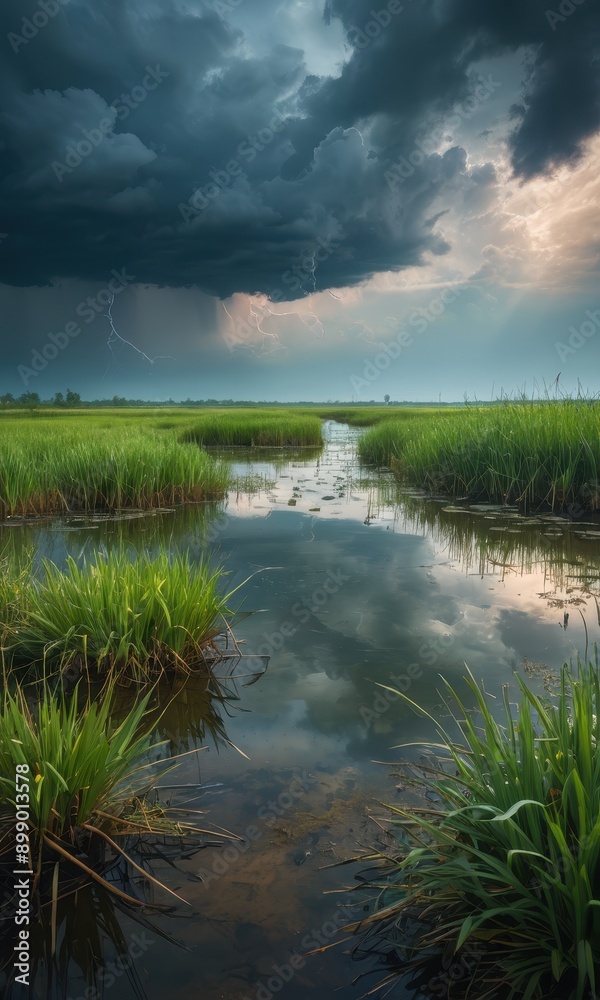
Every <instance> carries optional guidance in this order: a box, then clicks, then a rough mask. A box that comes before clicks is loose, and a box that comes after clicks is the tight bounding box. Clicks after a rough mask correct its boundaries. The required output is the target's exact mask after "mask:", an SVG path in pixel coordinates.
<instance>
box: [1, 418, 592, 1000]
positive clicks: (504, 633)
mask: <svg viewBox="0 0 600 1000" xmlns="http://www.w3.org/2000/svg"><path fill="white" fill-rule="evenodd" d="M326 432H327V444H326V447H325V449H324V450H323V451H322V452H319V453H313V452H298V453H295V454H293V455H290V453H287V454H286V453H283V452H279V453H271V452H256V453H254V454H253V455H252V456H251V457H252V461H248V453H247V452H246V453H232V452H229V453H228V454H227V457H228V460H229V461H232V462H234V464H235V466H236V470H237V471H238V472H239V473H240V476H244V475H254V476H256V475H261V476H263V477H265V479H266V480H268V481H269V485H268V486H265V488H264V489H263V490H261V491H260V492H259V493H255V494H253V495H248V494H245V493H243V492H240V493H239V495H237V496H235V495H234V496H232V497H230V500H229V502H228V503H227V504H226V505H220V506H218V507H216V508H214V507H211V508H204V507H201V508H197V507H196V508H187V509H182V510H179V511H174V512H173V511H171V512H164V513H161V514H156V515H154V516H151V517H140V518H132V519H129V520H121V521H110V520H103V519H101V518H97V519H89V518H88V519H85V518H69V519H66V520H61V521H60V522H59V521H46V522H36V523H30V524H27V525H25V526H23V525H21V526H17V525H14V526H12V527H11V526H4V527H3V528H0V541H1V542H2V543H5V542H6V541H7V540H8V541H9V542H11V540H12V544H15V545H17V546H19V545H21V544H30V545H33V546H34V547H35V549H36V552H37V553H38V554H39V555H40V556H42V555H43V556H47V557H49V558H52V559H54V560H56V561H57V562H62V561H63V560H64V558H65V556H66V554H68V553H70V554H72V555H73V556H75V557H79V556H81V554H82V552H91V551H92V550H93V549H94V548H99V547H107V548H110V547H111V546H113V545H116V544H121V543H123V542H125V543H126V544H131V545H135V546H138V547H139V546H147V547H149V548H150V549H152V548H153V547H154V546H157V545H158V544H159V543H160V541H161V540H162V541H165V540H166V541H167V542H168V544H169V545H170V546H171V547H173V548H179V549H189V550H190V551H191V552H193V553H198V555H199V554H200V553H202V552H205V551H206V549H207V547H208V548H209V550H210V551H211V553H212V554H213V558H214V559H215V560H217V561H220V562H221V563H223V564H224V565H225V566H226V568H227V570H228V571H229V574H230V576H229V578H228V580H229V583H230V584H231V585H234V586H235V585H237V584H238V583H241V582H242V581H243V580H245V579H246V578H248V577H251V579H250V581H249V582H248V583H247V584H246V585H245V586H244V587H243V588H242V589H241V591H240V592H239V596H241V595H242V594H243V596H244V604H243V607H244V610H246V611H252V612H254V613H253V614H252V615H251V616H249V617H246V618H245V619H243V620H242V621H240V622H239V624H238V625H237V626H236V628H235V635H236V638H237V639H238V640H239V641H240V643H241V648H242V649H243V651H244V653H245V654H247V655H245V656H244V657H243V658H242V659H241V661H240V662H239V663H238V664H237V666H236V667H235V669H234V671H233V674H234V677H233V679H231V678H230V679H229V681H228V683H229V685H230V689H231V690H235V692H236V695H237V700H236V701H235V702H232V703H231V704H230V706H229V709H228V713H229V717H227V715H224V720H225V723H226V731H227V736H228V738H229V740H230V741H231V743H232V744H234V746H231V745H229V744H225V743H223V741H221V744H220V746H219V747H218V748H215V745H214V742H211V740H210V738H209V737H208V736H207V737H206V738H205V739H204V740H203V743H204V744H207V745H208V746H209V748H208V749H206V750H204V751H202V752H201V753H199V754H194V755H191V756H189V757H186V758H184V760H183V762H182V764H181V766H180V769H179V771H178V772H177V775H176V777H174V776H169V778H168V779H165V782H164V784H169V782H172V783H173V784H174V783H175V782H177V783H180V784H182V785H185V786H187V787H185V788H179V789H165V790H164V791H163V792H162V795H163V796H164V797H165V798H169V797H170V798H171V801H172V803H175V804H179V805H185V806H186V807H187V806H189V808H193V809H202V810H207V815H205V816H204V817H203V821H204V822H207V821H208V822H212V823H213V824H214V825H218V826H221V827H225V828H226V829H227V830H230V831H233V832H235V833H236V834H238V835H240V836H242V837H244V838H245V840H244V842H243V843H242V844H241V845H239V846H238V847H230V848H229V850H228V851H227V850H226V849H225V848H224V847H223V846H211V847H207V848H206V849H204V850H202V851H200V852H199V853H197V854H195V855H194V856H193V857H188V858H184V859H183V860H181V861H178V865H179V868H180V869H181V870H180V871H178V870H175V869H173V868H171V867H170V866H169V865H168V864H167V863H162V864H161V863H159V864H158V867H157V868H156V873H157V874H158V876H159V877H160V878H162V879H163V880H164V881H166V882H167V884H169V886H170V887H171V888H173V889H176V890H177V891H178V892H180V893H181V895H183V896H184V897H185V898H186V899H187V900H188V901H189V902H190V903H191V907H190V908H189V912H188V911H187V910H186V911H185V912H184V911H183V909H182V908H179V909H178V910H177V913H176V914H175V915H171V916H167V915H160V916H158V917H153V918H152V920H153V923H154V928H150V929H148V928H146V929H144V928H142V929H140V927H139V926H138V925H137V924H135V923H133V922H132V921H131V920H130V919H129V918H128V917H127V916H123V915H121V916H120V917H119V919H120V925H121V927H122V929H123V935H124V942H125V947H126V948H130V949H131V952H132V954H134V955H135V956H136V959H135V969H136V976H137V981H135V979H134V977H133V974H131V973H129V974H128V973H119V972H118V970H117V973H116V974H114V970H113V973H110V974H109V975H107V977H106V978H105V985H106V989H105V995H106V996H108V997H110V998H111V1000H125V998H129V997H133V996H135V995H136V990H140V991H143V992H140V995H145V996H147V997H148V1000H159V998H160V1000H164V998H165V997H167V996H168V997H175V998H177V1000H188V998H189V1000H191V998H197V997H202V998H203V1000H241V998H243V997H246V998H252V1000H254V998H256V1000H270V997H271V996H281V997H285V998H286V1000H301V998H307V1000H308V998H314V1000H326V998H330V997H331V998H333V997H337V998H339V997H342V998H346V1000H351V998H354V997H359V996H362V995H363V994H364V992H365V990H366V989H367V988H368V987H369V986H370V985H372V984H373V983H372V982H371V981H361V982H359V983H358V984H356V985H352V980H353V979H354V978H355V977H356V976H358V975H359V973H361V972H363V971H364V968H363V964H364V963H358V962H356V961H353V960H352V958H351V957H350V956H349V955H348V954H345V949H344V946H341V947H340V946H338V947H335V948H332V949H330V950H327V951H325V952H323V953H321V954H317V955H312V956H308V957H307V956H306V952H307V951H308V950H310V949H311V948H316V947H318V945H319V943H320V944H327V943H331V942H332V941H334V940H337V938H336V937H334V930H335V926H336V923H337V924H339V923H340V922H341V921H342V918H343V913H344V911H343V909H342V907H343V904H346V903H348V902H349V901H351V900H353V901H354V905H355V906H356V896H351V895H350V894H348V893H347V892H343V891H342V892H338V891H337V890H340V889H343V888H344V886H349V885H352V882H353V879H354V875H355V874H356V872H358V871H359V870H360V866H359V865H355V866H354V867H352V866H347V867H344V868H331V867H326V866H331V865H333V864H334V862H336V861H338V860H342V859H344V858H349V857H352V856H353V855H355V854H356V853H358V852H359V851H360V850H361V849H366V848H367V847H368V846H369V845H371V844H373V843H375V842H376V841H377V838H378V836H379V833H380V831H379V828H378V827H377V825H376V824H375V823H374V822H373V820H372V818H371V817H373V816H375V817H382V818H383V817H385V815H386V812H385V807H384V806H383V805H382V804H381V803H385V802H389V801H395V802H401V801H402V797H403V791H402V790H401V789H398V788H396V782H395V781H394V779H392V778H391V777H390V769H389V767H386V766H385V764H381V763H377V762H378V761H379V762H381V761H384V762H389V761H394V760H397V759H399V758H400V757H402V756H404V758H407V757H408V756H410V755H412V756H413V757H417V756H418V754H419V750H418V748H414V747H413V748H411V749H410V750H406V751H399V750H393V749H391V748H392V747H394V746H396V745H397V744H400V743H411V742H414V741H419V740H427V739H429V738H433V737H434V733H433V732H432V730H431V728H428V726H427V724H426V723H425V722H424V721H423V720H422V719H419V718H418V717H416V716H415V715H414V714H412V713H411V711H410V709H409V708H408V707H407V706H405V705H403V704H401V703H400V702H399V701H398V700H395V701H393V703H392V704H390V702H389V701H387V700H386V699H385V697H384V695H383V692H382V689H381V688H379V687H378V686H377V682H379V683H381V684H388V685H392V686H394V685H395V686H400V688H401V689H402V690H403V691H405V692H407V693H409V695H410V697H411V698H412V699H414V700H415V701H417V702H419V703H421V704H423V705H424V706H425V707H426V708H428V710H429V711H431V712H432V713H433V715H434V716H435V717H437V718H440V719H442V718H443V716H444V714H445V711H444V709H443V706H442V704H441V701H440V697H439V695H438V694H437V691H436V688H437V687H438V674H440V673H442V674H443V675H444V676H445V677H446V678H448V679H449V680H450V681H451V682H452V683H456V684H459V683H460V678H461V676H462V675H463V673H464V663H465V662H466V663H467V664H468V666H469V667H470V669H471V670H472V672H473V673H474V675H475V677H476V678H477V679H483V680H484V682H485V685H486V689H487V690H488V691H489V692H490V694H492V695H498V694H499V693H500V691H501V688H502V685H504V684H509V685H510V686H511V690H512V691H516V685H515V682H514V672H515V671H517V672H519V673H521V674H528V675H529V676H530V677H533V678H534V683H536V684H539V686H540V689H541V688H542V686H543V684H544V681H547V680H548V678H549V677H551V675H552V674H553V673H554V672H555V671H556V670H557V669H558V668H559V667H560V665H561V663H562V662H563V661H565V660H568V659H570V658H572V657H574V656H576V654H577V652H578V651H579V652H580V653H581V654H583V653H584V651H585V647H586V642H587V643H588V645H589V648H590V650H591V649H592V645H593V643H594V642H595V641H597V640H598V639H599V638H600V627H599V624H598V622H599V611H598V596H599V594H600V587H599V579H600V531H599V530H598V527H597V526H595V525H593V524H589V525H586V524H583V523H572V522H567V521H565V520H562V519H559V518H556V517H545V518H538V519H535V518H523V517H521V516H519V515H518V514H517V513H516V512H515V511H513V510H511V509H508V510H506V509H505V510H501V511H500V510H497V509H494V508H490V507H485V506H481V507H477V506H476V507H472V506H471V507H468V506H467V505H464V504H460V503H453V504H450V503H448V502H447V501H440V500H439V499H436V498H431V497H429V498H428V497H425V496H423V495H419V494H418V493H417V492H400V493H398V491H397V489H396V487H395V484H394V483H393V481H392V480H391V478H390V477H389V475H388V474H386V473H385V472H376V471H373V470H371V471H369V470H365V469H361V467H360V465H359V463H358V460H357V457H356V439H357V436H358V433H359V432H357V431H355V430H352V429H351V428H348V427H346V426H343V425H340V424H333V423H329V424H327V425H326ZM290 501H291V502H290ZM252 574H255V575H252ZM567 615H568V617H566V616H567ZM267 657H268V658H269V662H268V669H267V670H266V671H264V667H265V664H266V662H267ZM225 669H226V668H225V667H224V668H223V670H225ZM259 674H262V676H260V678H259V680H258V682H256V683H252V684H249V681H254V680H255V679H256V677H257V676H258V675H259ZM205 702H206V698H205V696H204V695H203V691H199V692H196V693H194V691H193V689H192V688H191V687H190V689H189V690H188V691H187V692H185V693H184V695H183V696H182V697H181V698H180V699H178V700H177V701H176V702H174V704H173V705H172V706H171V708H170V710H169V712H168V713H167V716H166V718H165V720H164V721H163V723H162V729H161V731H162V733H163V734H164V735H166V736H167V737H168V738H169V739H170V740H171V741H172V746H173V748H174V749H179V750H181V749H186V748H188V747H192V746H194V745H195V744H194V732H195V730H196V729H197V724H198V716H199V714H200V713H202V714H206V713H205V709H206V705H205V704H204V708H203V707H202V705H203V703H205ZM217 708H218V706H217ZM222 714H223V713H222ZM236 748H238V749H239V751H242V753H240V752H238V749H236ZM182 872H185V873H186V875H191V876H195V877H196V879H197V878H198V877H201V878H203V879H204V881H202V882H200V881H192V880H191V879H190V878H188V877H186V875H184V874H182ZM356 913H357V911H356V910H354V911H348V914H349V915H354V916H356ZM81 927H83V924H82V925H81ZM159 931H163V932H165V933H167V934H170V935H172V936H173V937H174V938H175V939H176V940H177V941H178V942H180V943H181V944H182V945H184V946H185V949H187V950H184V949H182V948H177V947H176V946H175V944H173V943H170V942H169V941H167V940H165V939H163V938H162V937H161V936H160V934H159ZM71 933H72V934H76V932H75V931H72V932H71ZM134 934H137V938H134V937H133V935H134ZM81 935H82V937H83V936H84V932H83V930H81ZM111 947H112V946H111V945H110V933H108V934H105V935H104V938H103V941H100V942H99V944H98V945H97V946H96V950H97V951H99V952H100V953H102V954H103V956H104V960H105V961H110V960H111V958H114V948H112V953H111ZM69 953H70V955H71V973H70V979H69V992H68V993H67V994H66V995H67V996H69V997H70V998H71V1000H76V998H80V997H85V996H86V994H85V983H84V982H83V980H82V978H81V977H80V976H78V972H77V968H78V964H81V963H80V962H79V961H78V954H77V948H75V949H73V947H72V944H71V947H70V948H67V949H66V951H65V956H64V959H63V960H64V961H65V962H66V961H67V957H66V956H67V955H68V954H69ZM292 959H294V962H292ZM294 966H295V967H294ZM284 980H285V982H284ZM39 982H40V983H41V980H40V981H39ZM46 995H50V993H49V992H48V987H47V985H46V986H43V987H42V986H41V985H39V986H38V992H37V993H36V994H35V996H40V997H42V996H46ZM57 995H59V994H58V993H57ZM60 995H64V994H60ZM398 995H400V996H401V995H402V993H400V994H398ZM404 995H405V996H406V997H408V996H410V995H411V993H410V991H409V990H406V991H405V993H404ZM88 997H90V998H91V1000H95V997H96V995H95V994H88ZM86 1000H87V997H86Z"/></svg>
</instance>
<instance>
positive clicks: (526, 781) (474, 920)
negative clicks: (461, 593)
mask: <svg viewBox="0 0 600 1000" xmlns="http://www.w3.org/2000/svg"><path fill="white" fill-rule="evenodd" d="M444 683H445V687H446V694H447V696H449V697H448V703H449V708H450V712H451V715H452V716H453V718H454V722H455V724H456V726H457V727H458V730H459V731H460V739H459V740H457V739H455V738H453V737H452V736H450V735H449V733H448V732H447V731H446V730H445V729H443V728H442V727H441V726H439V724H438V723H437V722H436V720H434V719H433V717H432V716H430V715H429V714H428V713H427V712H425V711H424V710H423V709H420V708H419V707H418V706H416V705H414V703H413V702H410V700H409V699H408V698H406V696H405V695H402V697H403V698H404V699H405V700H406V701H407V702H409V703H410V704H411V705H412V706H413V707H414V708H415V709H416V710H417V711H418V712H420V714H422V715H423V716H425V717H426V718H428V719H429V720H430V721H431V722H434V724H435V725H436V728H437V730H438V734H439V739H440V742H438V743H435V744H432V745H431V746H430V751H431V752H432V753H433V754H434V757H433V758H432V759H433V761H434V763H432V765H431V767H428V768H425V769H424V771H422V772H421V773H418V772H417V769H416V767H412V768H411V767H410V765H407V766H406V768H405V771H406V773H405V774H404V778H405V780H408V782H409V783H411V782H412V783H413V784H414V785H416V786H418V787H419V789H420V790H421V791H422V790H423V788H424V789H425V790H426V791H427V792H429V793H434V798H435V797H439V800H441V807H440V809H439V810H432V809H425V808H422V809H421V808H415V809H413V810H409V809H403V808H400V807H398V806H392V807H390V808H391V811H392V816H393V822H394V824H395V825H396V827H397V828H400V829H401V830H402V836H403V838H404V841H405V843H407V845H408V848H409V849H407V850H406V852H403V853H401V854H399V855H397V854H396V853H395V852H393V854H392V856H388V857H387V859H385V860H383V864H384V866H385V871H386V874H387V876H388V878H387V879H386V881H385V882H384V883H383V884H382V886H381V888H382V895H381V897H380V901H379V905H378V908H377V910H376V912H375V913H374V914H372V915H371V916H370V917H369V918H367V920H366V921H364V922H363V923H362V924H359V925H354V928H353V929H354V930H356V929H358V928H362V930H363V933H366V935H367V936H368V935H369V934H373V933H374V932H375V933H376V931H377V927H378V926H381V925H382V923H384V922H386V921H387V928H388V930H389V927H390V919H391V921H392V925H393V926H394V929H395V931H396V932H398V931H400V933H402V932H403V931H404V930H406V929H407V927H408V926H409V923H410V921H411V920H414V919H415V918H416V919H417V920H420V921H421V922H422V924H421V933H420V936H419V937H418V939H417V940H416V941H415V943H414V944H411V945H409V946H408V952H409V953H410V959H409V962H408V965H407V967H406V968H409V967H411V966H412V967H413V968H417V967H418V966H419V964H420V963H422V962H423V961H424V958H425V957H427V956H431V953H432V949H433V950H435V949H442V948H446V949H450V951H452V952H453V953H454V955H455V958H454V959H453V961H457V962H458V961H459V959H460V956H461V949H463V948H465V947H466V948H467V949H470V953H471V954H473V951H474V949H475V951H476V953H477V956H478V961H477V969H476V972H471V973H470V974H469V981H470V979H471V976H476V982H475V984H474V985H475V986H476V988H477V992H476V995H477V996H480V997H483V996H485V997H492V996H493V997H502V998H508V1000H510V998H516V997H519V998H525V1000H534V998H538V997H539V998H541V997H556V998H559V997H560V1000H584V998H586V1000H587V998H589V997H590V996H594V995H595V990H596V982H597V977H598V975H599V974H600V680H599V672H598V663H597V662H596V664H594V665H587V666H582V665H580V664H578V666H577V668H576V669H573V670H572V669H571V668H569V667H568V666H567V665H565V666H564V667H563V670H562V681H561V687H560V693H559V695H558V696H557V698H556V699H554V700H546V699H541V698H540V697H538V696H537V695H536V694H535V693H534V692H533V691H532V690H531V689H530V688H529V687H528V686H527V684H526V683H525V682H524V681H522V680H520V681H519V683H520V688H521V701H520V705H519V709H518V716H517V717H515V715H514V714H513V709H512V707H511V705H510V703H509V700H508V695H507V693H506V691H505V696H504V719H503V722H502V724H500V723H499V722H497V721H496V719H495V718H494V717H493V715H492V713H491V711H490V708H489V704H488V700H487V696H486V695H485V693H484V692H483V691H482V690H481V689H480V688H479V686H478V685H477V684H476V683H475V681H474V679H473V677H472V675H469V677H468V678H467V684H468V688H469V690H470V693H471V695H472V696H473V698H474V700H475V705H476V709H477V712H478V715H479V721H477V722H476V721H474V718H473V717H472V713H471V712H470V711H469V709H468V708H467V707H466V706H465V704H464V703H463V702H462V701H461V699H460V697H459V696H458V695H457V693H456V691H455V690H453V689H452V687H451V686H450V685H449V684H448V683H447V682H444ZM452 706H454V707H452ZM440 746H441V747H442V748H443V749H442V750H441V751H440ZM436 759H437V764H436V763H435V760H436ZM381 860H382V859H381V857H380V861H381ZM472 964H473V963H472V962H471V963H470V965H472ZM406 968H405V969H404V970H402V971H406ZM467 968H469V964H467ZM464 985H467V984H464ZM472 985H473V984H471V986H472ZM453 995H454V994H453ZM469 995H471V994H469Z"/></svg>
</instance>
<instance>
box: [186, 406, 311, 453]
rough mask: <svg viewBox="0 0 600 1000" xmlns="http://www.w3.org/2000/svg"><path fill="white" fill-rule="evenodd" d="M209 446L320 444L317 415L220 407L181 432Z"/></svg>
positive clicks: (281, 446)
mask: <svg viewBox="0 0 600 1000" xmlns="http://www.w3.org/2000/svg"><path fill="white" fill-rule="evenodd" d="M182 440H183V441H194V442H195V443H196V444H199V445H204V446H206V447H219V446H220V447H235V446H238V447H249V448H251V447H254V448H298V447H310V446H313V447H314V446H315V445H321V444H322V443H323V437H322V433H321V421H320V419H319V417H318V416H312V415H307V414H300V413H293V412H292V413H289V412H287V411H286V410H259V411H256V410H246V411H239V410H237V411H236V410H233V411H218V412H213V413H209V414H207V415H205V416H201V417H199V418H198V419H196V420H195V421H194V423H193V425H191V426H190V427H189V428H188V429H187V430H186V431H185V432H184V433H183V435H182Z"/></svg>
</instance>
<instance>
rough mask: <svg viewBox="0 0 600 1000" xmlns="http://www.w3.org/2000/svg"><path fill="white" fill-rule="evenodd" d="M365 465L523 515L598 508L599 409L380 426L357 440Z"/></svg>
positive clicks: (496, 411) (518, 410)
mask: <svg viewBox="0 0 600 1000" xmlns="http://www.w3.org/2000/svg"><path fill="white" fill-rule="evenodd" d="M359 450H360V454H361V457H362V458H363V459H364V460H365V461H369V462H377V463H378V464H386V465H391V466H392V467H393V468H394V469H395V471H396V472H397V473H398V474H399V476H400V477H401V478H402V479H403V480H404V481H405V482H408V483H411V484H413V485H417V486H423V487H425V488H429V489H434V490H436V491H437V492H441V493H448V494H450V495H452V496H465V495H466V496H468V497H470V498H476V499H481V500H490V501H493V502H496V503H517V504H520V505H521V507H522V508H523V509H525V510H531V509H533V508H542V507H543V508H550V509H552V510H565V509H566V508H567V507H569V505H575V504H576V505H578V507H579V508H580V509H585V510H592V511H594V510H598V509H599V508H600V404H598V403H595V402H590V401H586V400H563V401H559V402H550V401H544V402H509V403H502V404H499V405H498V406H493V407H476V408H474V407H468V408H466V409H464V410H461V411H454V413H453V414H452V415H450V414H447V415H442V416H439V417H437V416H436V417H431V419H430V420H423V421H419V422H418V423H417V422H414V421H412V422H411V421H408V422H406V423H402V424H400V423H398V424H396V423H394V422H389V423H388V422H386V423H385V424H384V425H381V426H379V427H375V428H374V429H373V430H371V431H369V432H368V433H367V434H366V435H365V436H364V437H363V438H362V439H361V441H360V443H359Z"/></svg>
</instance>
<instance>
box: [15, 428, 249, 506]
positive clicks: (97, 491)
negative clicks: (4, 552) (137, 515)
mask: <svg viewBox="0 0 600 1000" xmlns="http://www.w3.org/2000/svg"><path fill="white" fill-rule="evenodd" d="M7 431H8V424H7V422H6V421H2V422H0V454H1V458H2V462H1V464H0V514H1V516H2V517H7V516H15V515H43V514H51V513H64V512H67V511H91V510H106V509H108V510H118V509H120V508H132V507H133V508H137V509H147V508H151V507H163V506H173V505H175V504H181V503H189V502H198V501H203V500H215V499H221V498H222V497H223V496H224V495H225V493H226V490H227V487H228V485H229V473H228V470H227V469H226V467H225V466H224V464H222V463H219V462H215V460H214V459H212V458H210V457H209V456H208V455H206V454H205V453H204V452H202V451H200V450H199V449H197V448H192V447H189V446H186V445H184V444H182V443H181V442H179V441H177V440H175V439H174V438H173V437H169V436H165V435H164V434H161V433H160V432H159V431H156V430H154V429H150V428H146V429H143V430H136V429H135V428H133V427H131V426H128V425H126V424H125V425H123V426H120V425H117V426H116V427H113V428H112V429H110V430H105V429H104V428H102V427H101V426H99V425H97V424H95V423H93V422H86V421H83V422H81V423H79V422H76V421H70V422H67V421H64V420H63V421H62V422H61V421H59V420H56V421H52V420H38V421H37V422H33V421H32V422H29V423H28V422H25V421H20V422H19V423H18V424H14V425H11V426H10V433H7Z"/></svg>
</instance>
